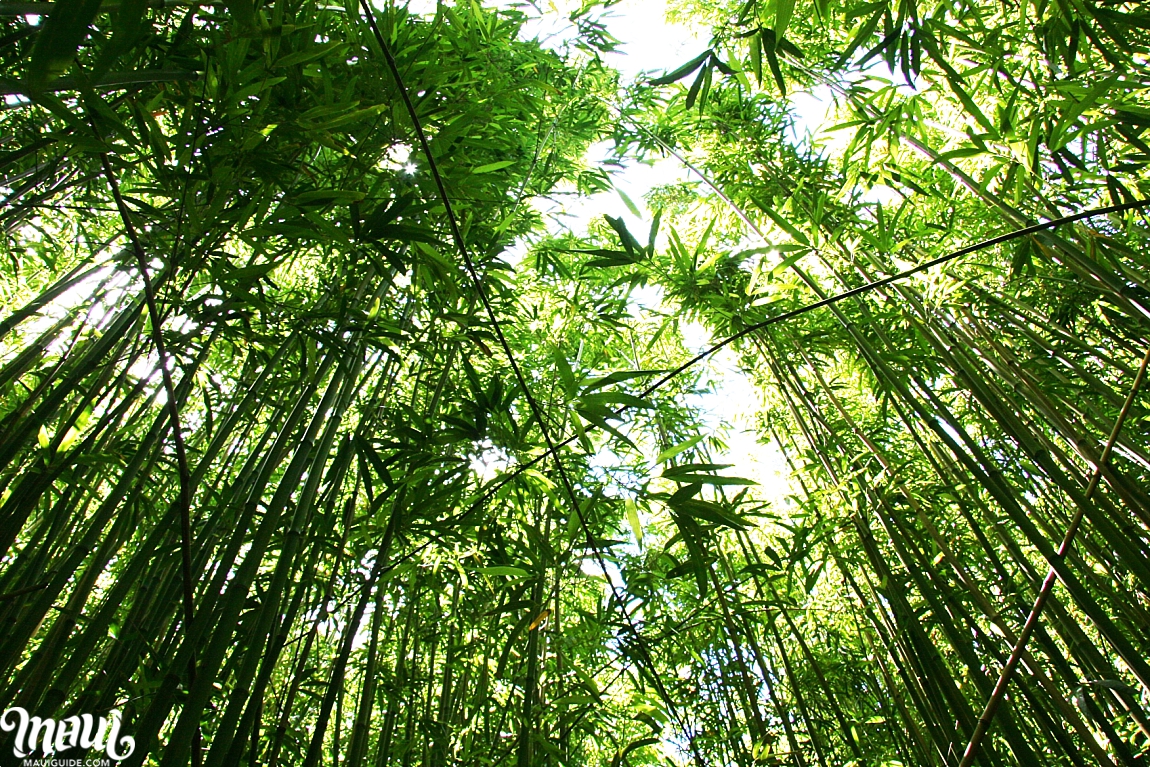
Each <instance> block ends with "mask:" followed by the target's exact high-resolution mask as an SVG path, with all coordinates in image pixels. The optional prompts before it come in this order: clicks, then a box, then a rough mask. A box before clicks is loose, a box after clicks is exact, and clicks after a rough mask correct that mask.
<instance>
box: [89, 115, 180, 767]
mask: <svg viewBox="0 0 1150 767" xmlns="http://www.w3.org/2000/svg"><path fill="white" fill-rule="evenodd" d="M92 132H93V133H95V134H96V139H97V140H98V141H100V142H101V143H103V141H104V139H103V136H102V135H101V134H100V131H99V129H98V128H97V127H96V123H95V120H94V119H93V121H92ZM100 166H101V167H102V168H103V171H104V178H105V179H107V181H108V187H109V189H111V192H112V197H113V198H114V199H115V201H116V207H117V208H118V209H119V211H120V219H121V221H123V223H124V231H125V233H126V234H127V235H128V239H129V240H130V241H131V243H132V252H133V254H134V255H135V257H136V268H137V269H138V270H139V272H140V279H141V281H142V282H143V283H144V301H145V303H146V304H147V307H148V317H149V319H150V321H151V326H152V342H153V344H155V347H156V356H157V357H158V360H159V367H160V376H161V379H162V381H163V386H164V394H165V395H166V398H167V401H168V402H167V405H168V416H169V418H170V419H171V423H172V442H173V443H174V445H175V450H176V466H177V469H178V470H179V474H180V497H179V506H180V568H181V571H182V574H183V581H184V583H183V605H184V634H185V635H186V636H188V637H191V631H192V619H193V618H194V617H195V593H194V585H193V583H192V524H191V506H192V499H191V484H192V475H191V472H190V471H189V469H188V455H187V449H186V447H185V446H184V437H183V433H182V431H181V429H180V407H179V401H178V400H177V399H176V387H175V384H173V383H172V372H171V370H169V369H168V364H169V361H170V360H171V355H170V354H169V353H168V349H167V346H166V345H165V344H164V336H163V325H162V319H161V316H160V310H159V308H158V306H157V304H156V290H155V287H154V286H153V285H152V278H151V276H150V275H149V274H148V258H147V255H146V254H145V252H144V246H143V245H142V244H141V242H140V237H139V235H138V234H137V232H136V227H135V226H134V225H133V224H132V215H131V211H129V209H128V204H127V203H126V202H125V201H124V196H123V195H122V194H121V193H120V184H119V182H118V181H117V179H116V174H115V172H114V171H113V170H112V163H111V161H110V160H109V159H108V153H107V152H101V153H100ZM189 649H190V651H191V654H190V655H189V658H188V684H189V686H191V684H192V683H194V682H195V679H196V653H195V648H194V647H192V648H189ZM192 762H193V765H199V763H200V739H199V730H198V728H197V731H196V737H195V745H194V747H193V759H192Z"/></svg>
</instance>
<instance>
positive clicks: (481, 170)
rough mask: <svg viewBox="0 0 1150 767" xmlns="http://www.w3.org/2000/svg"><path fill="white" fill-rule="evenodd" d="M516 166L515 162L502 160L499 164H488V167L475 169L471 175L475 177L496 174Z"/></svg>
mask: <svg viewBox="0 0 1150 767" xmlns="http://www.w3.org/2000/svg"><path fill="white" fill-rule="evenodd" d="M514 164H515V161H514V160H500V161H499V162H493V163H488V164H487V165H480V166H479V167H478V168H473V169H472V170H471V173H472V174H473V175H478V174H480V173H494V172H495V171H497V170H503V169H504V168H510V167H511V166H512V165H514Z"/></svg>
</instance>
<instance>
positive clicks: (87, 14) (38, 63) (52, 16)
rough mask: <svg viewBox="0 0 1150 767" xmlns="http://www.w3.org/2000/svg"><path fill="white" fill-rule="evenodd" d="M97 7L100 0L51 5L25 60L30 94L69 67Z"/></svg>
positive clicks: (58, 1)
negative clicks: (30, 54) (27, 59)
mask: <svg viewBox="0 0 1150 767" xmlns="http://www.w3.org/2000/svg"><path fill="white" fill-rule="evenodd" d="M99 10H100V0H56V2H54V3H53V4H52V10H51V12H50V13H49V14H48V18H47V20H46V21H45V22H44V24H43V26H42V27H41V29H40V33H39V35H38V36H37V37H36V44H35V45H34V46H33V48H32V56H31V57H30V59H29V62H28V76H27V77H28V88H29V90H30V91H31V92H32V93H38V92H40V91H42V90H44V89H45V88H46V87H47V86H48V85H49V84H50V83H51V82H52V80H54V79H55V78H57V77H59V76H60V75H62V74H63V73H64V72H65V71H66V70H67V69H68V67H69V66H71V64H72V61H73V59H75V57H76V50H77V49H78V48H79V47H80V43H82V42H83V41H84V38H85V37H86V36H87V34H88V25H90V24H91V23H92V20H93V19H94V18H95V17H96V13H97V12H99Z"/></svg>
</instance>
